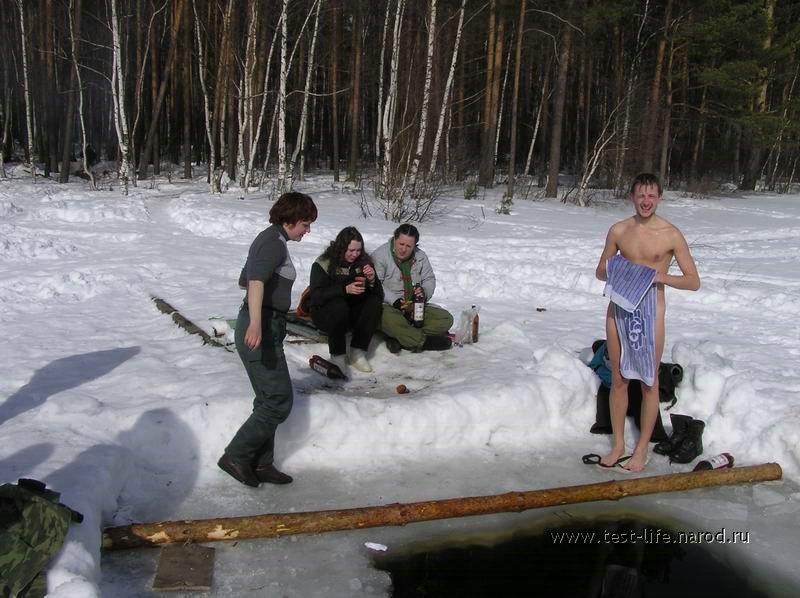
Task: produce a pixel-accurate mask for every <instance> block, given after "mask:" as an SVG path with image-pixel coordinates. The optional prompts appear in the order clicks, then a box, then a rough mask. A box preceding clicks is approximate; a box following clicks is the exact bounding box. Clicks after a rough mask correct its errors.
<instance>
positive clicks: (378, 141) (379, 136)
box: [334, 0, 392, 180]
mask: <svg viewBox="0 0 800 598" xmlns="http://www.w3.org/2000/svg"><path fill="white" fill-rule="evenodd" d="M390 3H391V0H387V6H386V14H385V15H384V17H383V35H382V36H381V58H380V61H379V66H378V111H377V114H376V119H375V120H376V121H377V122H376V124H375V167H376V168H380V167H381V145H382V143H383V75H384V71H385V70H386V69H385V65H384V58H385V56H386V36H387V33H388V31H389V16H390V15H391V14H392V11H391V10H389V5H390ZM334 39H335V38H334ZM337 180H338V179H337Z"/></svg>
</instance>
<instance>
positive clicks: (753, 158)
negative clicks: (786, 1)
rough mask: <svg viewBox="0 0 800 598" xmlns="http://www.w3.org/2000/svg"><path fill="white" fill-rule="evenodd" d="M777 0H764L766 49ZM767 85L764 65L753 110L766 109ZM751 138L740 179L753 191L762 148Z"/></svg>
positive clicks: (761, 111) (760, 143)
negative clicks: (745, 163)
mask: <svg viewBox="0 0 800 598" xmlns="http://www.w3.org/2000/svg"><path fill="white" fill-rule="evenodd" d="M776 1H777V0H766V7H765V10H766V16H767V35H766V37H765V38H764V42H763V44H762V47H763V48H764V50H768V49H769V48H770V47H772V33H773V28H774V15H775V3H776ZM768 86H769V78H768V69H767V68H766V67H764V68H762V69H761V84H760V85H759V90H758V98H757V99H756V105H755V112H756V113H758V114H764V113H765V112H766V111H767V89H768ZM748 137H749V138H750V140H751V146H750V159H749V160H748V163H747V170H746V171H745V174H744V180H743V181H742V187H741V188H742V189H744V190H748V191H753V190H755V188H756V183H757V182H758V179H759V176H760V174H761V162H762V158H763V155H764V148H763V145H762V142H761V140H760V139H759V138H758V135H757V134H755V132H751V134H750V135H749V136H748Z"/></svg>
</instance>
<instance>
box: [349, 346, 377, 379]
mask: <svg viewBox="0 0 800 598" xmlns="http://www.w3.org/2000/svg"><path fill="white" fill-rule="evenodd" d="M350 365H352V366H353V367H354V368H356V369H357V370H358V371H359V372H364V373H365V374H368V373H369V372H371V371H372V366H371V365H370V364H369V361H367V352H366V351H364V349H355V348H353V347H350Z"/></svg>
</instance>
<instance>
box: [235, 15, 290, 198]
mask: <svg viewBox="0 0 800 598" xmlns="http://www.w3.org/2000/svg"><path fill="white" fill-rule="evenodd" d="M280 30H281V29H280V21H278V24H277V26H276V27H275V33H274V34H273V35H272V42H270V45H269V53H268V54H267V62H266V66H265V67H264V68H265V73H264V86H263V89H262V90H261V110H260V112H259V115H258V123H257V124H256V127H255V131H254V132H253V134H252V136H251V139H250V152H249V154H248V158H247V168H246V171H245V177H244V184H243V185H242V186H243V187H244V190H245V192H247V189H248V188H249V187H250V181H251V179H252V174H253V164H254V163H255V158H256V146H257V145H258V140H259V139H260V138H261V130H262V127H263V124H264V115H265V114H266V113H267V94H268V92H269V72H270V69H271V68H272V54H273V53H274V51H275V44H276V42H277V40H278V33H279V32H280ZM274 114H275V111H274V110H273V118H272V120H271V122H272V123H274V122H275V118H274ZM271 141H272V130H271V129H270V141H269V142H268V143H267V151H266V158H265V160H264V170H266V168H267V161H268V160H269V147H270V145H271Z"/></svg>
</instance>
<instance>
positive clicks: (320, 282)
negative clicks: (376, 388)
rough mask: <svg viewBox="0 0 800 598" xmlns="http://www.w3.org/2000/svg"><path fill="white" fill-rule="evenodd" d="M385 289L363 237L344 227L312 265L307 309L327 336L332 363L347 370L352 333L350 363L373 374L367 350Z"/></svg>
mask: <svg viewBox="0 0 800 598" xmlns="http://www.w3.org/2000/svg"><path fill="white" fill-rule="evenodd" d="M382 303H383V289H382V287H381V283H380V281H379V280H378V278H377V277H376V276H375V268H374V267H373V265H372V259H371V258H370V257H369V255H368V254H367V253H366V252H365V251H364V239H363V238H362V237H361V233H360V232H358V229H357V228H355V227H354V226H348V227H346V228H343V229H342V230H341V231H340V232H339V234H338V235H336V239H335V240H333V241H332V242H331V244H330V245H329V246H328V248H327V249H326V250H325V252H324V253H323V254H322V255H321V256H319V257H318V258H317V259H316V261H315V262H314V264H313V265H312V266H311V283H310V291H309V296H308V307H309V311H310V312H311V319H312V321H313V322H314V325H315V326H317V328H319V329H320V330H322V331H323V332H325V333H326V334H327V335H328V349H329V350H330V360H331V362H332V363H335V364H336V365H337V366H339V368H340V369H342V371H344V369H345V353H346V351H347V340H346V337H347V331H348V330H352V331H353V337H352V339H351V341H350V359H349V361H350V365H352V366H353V367H354V368H356V369H358V370H360V371H362V372H371V371H372V367H371V366H370V364H369V361H367V349H368V348H369V342H370V340H371V339H372V335H373V334H374V333H375V330H376V329H377V327H378V323H379V322H380V319H381V304H382Z"/></svg>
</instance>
